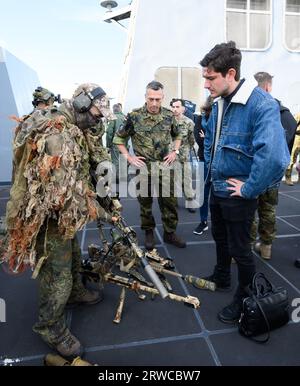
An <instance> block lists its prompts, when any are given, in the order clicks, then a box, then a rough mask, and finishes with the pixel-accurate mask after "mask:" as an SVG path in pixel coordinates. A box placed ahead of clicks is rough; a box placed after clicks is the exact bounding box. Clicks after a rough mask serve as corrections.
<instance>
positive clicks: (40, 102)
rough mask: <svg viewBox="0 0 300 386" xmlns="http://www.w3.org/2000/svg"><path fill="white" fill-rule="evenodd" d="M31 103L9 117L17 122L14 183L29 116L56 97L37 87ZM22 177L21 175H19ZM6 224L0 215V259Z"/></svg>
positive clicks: (20, 160)
mask: <svg viewBox="0 0 300 386" xmlns="http://www.w3.org/2000/svg"><path fill="white" fill-rule="evenodd" d="M32 97H33V99H32V105H33V106H34V110H33V111H32V112H31V113H29V114H27V115H24V116H23V117H21V118H17V117H15V116H12V117H11V119H13V120H15V121H16V122H18V125H17V127H16V128H15V135H14V140H13V152H14V155H13V164H12V177H11V182H12V184H13V183H14V179H15V175H16V173H17V166H20V164H21V170H23V169H22V156H23V151H24V147H25V145H24V143H25V139H26V138H27V137H28V135H29V132H28V130H29V127H31V126H32V122H31V119H30V118H31V116H32V114H33V113H34V112H35V111H37V110H45V109H47V108H49V107H51V106H52V105H53V103H54V102H55V100H57V97H55V95H54V94H53V93H52V92H51V91H49V90H47V89H46V88H44V87H37V88H36V89H35V90H34V92H33V94H32ZM21 177H22V176H21ZM6 244H7V226H6V219H5V216H4V217H3V216H1V217H0V261H1V256H3V255H4V254H5V252H6V249H7V245H6Z"/></svg>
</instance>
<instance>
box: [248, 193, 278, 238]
mask: <svg viewBox="0 0 300 386" xmlns="http://www.w3.org/2000/svg"><path fill="white" fill-rule="evenodd" d="M277 204H278V189H270V190H267V191H266V192H265V193H263V194H261V195H260V196H259V197H258V205H257V213H258V221H257V220H256V219H255V220H254V221H253V223H252V227H251V241H252V242H254V241H255V240H256V236H257V232H258V235H259V239H260V241H261V242H262V243H263V244H266V245H270V244H272V242H273V240H274V239H275V236H276V230H277V229H276V206H277Z"/></svg>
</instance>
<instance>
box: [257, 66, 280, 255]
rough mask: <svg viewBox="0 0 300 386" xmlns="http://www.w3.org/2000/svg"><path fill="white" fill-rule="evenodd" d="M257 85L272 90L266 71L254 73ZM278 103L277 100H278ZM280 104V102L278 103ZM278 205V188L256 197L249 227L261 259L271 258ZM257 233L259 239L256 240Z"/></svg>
mask: <svg viewBox="0 0 300 386" xmlns="http://www.w3.org/2000/svg"><path fill="white" fill-rule="evenodd" d="M254 78H255V80H256V81H257V85H258V87H260V88H261V89H263V90H264V91H265V92H267V93H271V92H272V78H273V77H272V76H271V75H270V74H269V73H267V72H258V73H256V74H255V75H254ZM278 103H279V102H278ZM279 104H280V103H279ZM281 124H282V126H283V128H284V129H285V131H286V133H287V127H284V126H285V125H284V122H283V121H282V116H281ZM277 205H278V188H276V189H274V188H273V189H268V190H267V191H266V192H264V193H263V194H261V195H260V196H259V197H258V201H257V214H258V221H257V220H256V219H254V221H253V223H252V227H251V241H252V245H254V250H255V251H256V252H258V253H259V254H260V255H261V257H262V258H263V259H266V260H268V259H271V256H272V242H273V240H274V239H275V236H276V231H277V229H276V206H277ZM257 233H258V235H259V240H258V241H256V236H257Z"/></svg>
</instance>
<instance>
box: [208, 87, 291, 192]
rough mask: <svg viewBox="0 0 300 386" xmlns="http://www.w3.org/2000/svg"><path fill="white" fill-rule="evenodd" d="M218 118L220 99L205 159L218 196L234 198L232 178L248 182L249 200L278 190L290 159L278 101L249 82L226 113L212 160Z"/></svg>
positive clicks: (211, 122)
mask: <svg viewBox="0 0 300 386" xmlns="http://www.w3.org/2000/svg"><path fill="white" fill-rule="evenodd" d="M217 117H218V102H217V100H216V101H215V103H214V104H213V109H212V113H211V116H210V119H209V121H208V126H207V130H206V135H205V139H204V156H205V161H206V162H207V164H208V165H209V170H210V173H211V180H212V183H213V188H214V193H215V195H217V196H220V197H229V196H230V194H231V192H230V191H229V190H227V188H228V187H229V186H230V185H229V184H227V182H226V180H227V179H228V178H230V177H233V178H236V179H238V180H241V181H244V185H243V187H242V189H241V194H242V197H244V198H246V199H252V198H256V197H258V196H259V195H260V194H261V193H263V192H264V191H266V190H267V189H268V188H272V187H274V188H275V187H278V186H279V183H280V181H281V179H282V177H283V174H284V171H285V169H286V167H287V166H288V164H289V161H290V156H289V151H288V147H287V144H286V139H285V133H284V129H283V127H282V125H281V122H280V113H279V106H278V103H277V102H276V100H275V99H273V98H272V96H271V95H270V94H268V93H266V92H265V91H263V90H262V89H261V88H259V87H255V88H254V89H253V87H251V85H249V82H248V81H247V80H246V81H245V82H244V83H243V84H242V86H241V87H240V89H239V90H238V92H237V93H236V94H235V95H234V96H233V98H232V100H231V102H230V104H229V105H228V106H227V108H226V110H225V111H224V114H223V121H222V125H221V133H220V137H219V141H218V144H217V147H216V151H215V154H214V157H213V159H211V156H212V152H213V147H214V144H213V142H214V137H215V132H216V125H217Z"/></svg>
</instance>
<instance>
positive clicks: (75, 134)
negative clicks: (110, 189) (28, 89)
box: [7, 100, 111, 346]
mask: <svg viewBox="0 0 300 386" xmlns="http://www.w3.org/2000/svg"><path fill="white" fill-rule="evenodd" d="M27 122H28V123H27V125H26V127H24V130H25V129H26V130H25V131H24V130H23V131H24V133H27V134H25V135H21V136H18V137H17V138H16V141H15V144H16V147H18V146H23V147H24V150H23V153H22V156H21V157H19V158H20V159H21V162H19V166H18V168H17V175H16V178H15V183H14V184H13V186H12V189H11V197H10V200H9V202H8V205H7V225H8V230H9V236H10V243H9V248H8V262H9V265H10V268H11V269H12V270H15V271H18V270H22V269H23V268H24V266H25V265H30V266H31V267H32V269H34V268H35V269H36V270H37V267H38V266H39V262H41V263H42V264H41V268H39V272H38V276H37V278H38V281H39V321H38V323H36V324H35V326H34V331H35V332H37V333H39V334H40V335H41V337H42V338H43V339H44V340H45V341H46V342H47V343H49V344H51V345H54V346H57V345H58V344H59V343H60V342H61V341H63V340H64V339H65V338H66V337H68V336H69V334H70V332H69V330H68V329H67V326H66V321H65V317H64V309H65V306H66V304H67V302H68V301H72V300H74V299H76V298H77V299H79V298H80V297H81V296H82V295H83V294H85V293H86V292H87V291H86V289H85V288H84V287H83V285H82V282H81V280H80V277H79V266H80V256H81V252H80V248H79V245H78V242H77V240H76V236H75V235H76V232H77V231H78V230H80V229H82V228H83V227H84V226H85V225H86V224H87V222H89V221H92V220H95V219H97V218H101V219H103V220H104V221H111V217H110V216H109V215H108V214H107V213H106V212H105V211H104V209H103V208H101V207H100V206H99V204H98V202H97V200H96V194H95V190H94V187H93V185H92V182H91V176H90V171H91V169H92V170H95V169H96V167H97V165H98V163H99V162H101V161H103V160H105V159H110V157H109V155H108V154H107V151H106V150H105V149H103V147H102V146H101V145H99V144H100V142H101V138H100V137H99V136H100V135H101V136H102V134H103V126H102V124H101V122H100V123H99V122H97V121H96V120H95V119H92V116H91V115H90V114H89V113H85V114H81V113H77V112H76V111H75V110H74V108H73V105H72V100H71V101H66V102H64V103H63V104H62V105H61V106H60V107H59V109H57V108H52V109H49V110H43V111H37V112H35V113H33V115H32V116H31V118H30V120H28V121H27ZM76 125H78V126H76ZM79 127H80V129H79ZM24 133H23V134H24Z"/></svg>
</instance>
